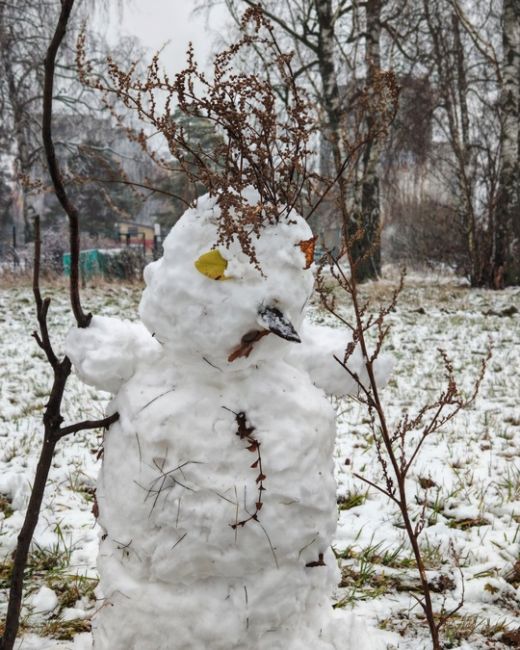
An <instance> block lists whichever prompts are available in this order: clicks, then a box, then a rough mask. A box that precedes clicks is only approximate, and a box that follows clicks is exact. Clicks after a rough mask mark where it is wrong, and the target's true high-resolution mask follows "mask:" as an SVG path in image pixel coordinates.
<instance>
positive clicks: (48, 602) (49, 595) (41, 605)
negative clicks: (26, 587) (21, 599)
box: [30, 587, 58, 614]
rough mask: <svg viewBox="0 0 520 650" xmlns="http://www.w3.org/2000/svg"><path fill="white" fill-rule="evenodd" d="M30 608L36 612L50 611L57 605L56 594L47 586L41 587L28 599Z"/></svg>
mask: <svg viewBox="0 0 520 650" xmlns="http://www.w3.org/2000/svg"><path fill="white" fill-rule="evenodd" d="M30 604H31V606H32V608H33V609H34V610H35V611H36V612H37V613H42V614H46V613H47V612H52V610H53V609H56V607H57V606H58V596H56V594H55V593H54V591H53V590H52V589H49V587H41V588H40V589H39V590H38V591H37V592H36V593H35V594H34V595H33V596H32V597H31V600H30Z"/></svg>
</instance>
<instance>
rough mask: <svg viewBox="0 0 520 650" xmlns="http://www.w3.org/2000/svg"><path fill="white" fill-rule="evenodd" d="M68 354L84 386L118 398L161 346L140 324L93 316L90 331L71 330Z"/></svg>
mask: <svg viewBox="0 0 520 650" xmlns="http://www.w3.org/2000/svg"><path fill="white" fill-rule="evenodd" d="M65 353H66V354H67V356H68V357H69V359H70V360H71V362H72V364H73V366H74V368H75V370H76V373H77V375H78V376H79V378H80V379H81V380H82V381H83V382H85V383H86V384H90V385H91V386H95V387H96V388H99V389H100V390H105V391H107V392H109V393H112V394H115V393H117V392H118V390H119V389H120V388H121V385H122V384H123V383H124V382H125V381H127V380H128V379H130V377H131V376H132V375H133V374H134V371H135V368H136V366H137V363H138V362H139V360H140V359H144V358H150V357H152V356H153V355H157V354H158V353H160V345H159V343H157V341H156V340H155V339H153V338H152V336H151V334H150V332H148V330H147V329H146V328H145V327H144V325H142V324H141V323H131V322H130V321H126V320H125V321H123V320H119V319H117V318H108V317H106V316H94V317H93V318H92V320H91V322H90V325H89V326H88V327H86V328H78V327H73V328H71V329H70V330H69V333H68V334H67V337H66V339H65Z"/></svg>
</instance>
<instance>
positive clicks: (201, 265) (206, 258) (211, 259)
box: [195, 250, 229, 280]
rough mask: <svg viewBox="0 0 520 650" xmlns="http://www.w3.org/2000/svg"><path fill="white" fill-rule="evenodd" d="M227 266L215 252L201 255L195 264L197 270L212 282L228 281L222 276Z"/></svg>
mask: <svg viewBox="0 0 520 650" xmlns="http://www.w3.org/2000/svg"><path fill="white" fill-rule="evenodd" d="M227 265H228V263H227V260H225V259H224V258H223V257H222V255H221V254H220V253H219V251H217V250H212V251H209V252H208V253H203V254H202V255H201V256H200V257H199V259H198V260H197V261H196V262H195V267H196V268H197V270H198V271H200V273H202V274H203V275H206V276H207V277H208V278H211V279H212V280H229V278H227V277H226V276H225V275H224V271H225V270H226V269H227Z"/></svg>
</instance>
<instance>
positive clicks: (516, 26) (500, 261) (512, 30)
mask: <svg viewBox="0 0 520 650" xmlns="http://www.w3.org/2000/svg"><path fill="white" fill-rule="evenodd" d="M500 72H501V78H500V82H501V83H500V100H499V109H500V176H499V186H498V194H497V201H496V213H495V228H494V237H493V251H492V261H491V280H492V283H493V286H494V287H495V288H496V289H501V288H502V287H504V286H505V285H508V284H520V260H519V255H520V160H519V158H520V4H519V3H518V1H517V0H503V9H502V61H501V70H500Z"/></svg>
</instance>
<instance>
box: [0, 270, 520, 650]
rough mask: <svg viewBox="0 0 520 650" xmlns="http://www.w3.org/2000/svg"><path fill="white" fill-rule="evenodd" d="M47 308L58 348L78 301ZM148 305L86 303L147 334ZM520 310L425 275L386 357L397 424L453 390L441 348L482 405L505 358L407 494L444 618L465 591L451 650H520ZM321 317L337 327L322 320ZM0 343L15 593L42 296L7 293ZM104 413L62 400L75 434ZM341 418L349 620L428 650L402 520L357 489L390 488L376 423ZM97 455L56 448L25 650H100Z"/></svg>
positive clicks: (34, 418) (70, 395)
mask: <svg viewBox="0 0 520 650" xmlns="http://www.w3.org/2000/svg"><path fill="white" fill-rule="evenodd" d="M391 288H392V283H391V282H390V281H382V282H379V283H375V284H372V285H370V286H368V287H367V288H365V292H367V293H369V294H370V295H371V297H372V298H373V300H374V306H376V305H377V304H378V303H379V301H381V300H383V299H384V298H385V297H388V296H389V294H390V290H391ZM49 294H50V295H51V296H52V299H53V300H52V304H51V310H50V319H51V323H52V331H53V335H54V337H55V340H56V344H57V347H58V348H61V344H62V342H63V339H64V335H65V332H66V330H67V328H68V326H69V325H70V324H71V318H70V313H69V309H68V305H67V293H66V290H65V289H64V288H60V287H55V288H52V289H51V290H50V291H49ZM140 294H141V289H140V288H139V287H124V286H115V285H102V286H98V287H89V288H88V289H87V290H86V291H84V293H83V299H84V303H85V305H86V306H87V307H88V309H91V310H92V311H93V312H94V313H96V314H103V315H107V316H119V317H126V318H131V319H134V318H136V313H137V303H138V301H139V298H140ZM515 306H518V307H520V291H519V290H518V289H515V290H508V291H504V292H500V293H493V292H489V291H484V290H469V289H467V288H466V287H464V286H462V285H461V284H459V283H456V282H454V281H453V280H451V279H449V278H444V277H435V278H429V279H426V278H425V277H420V276H414V277H411V278H409V279H408V281H407V286H406V288H405V290H404V292H403V295H402V296H401V299H400V301H399V303H398V306H397V309H396V310H395V311H394V312H392V313H391V314H390V317H389V319H390V321H391V322H392V324H393V328H392V331H391V334H390V337H389V341H388V346H387V349H388V350H389V351H391V352H393V354H394V355H395V357H396V359H397V363H396V367H395V371H394V376H393V379H392V380H391V381H390V384H389V386H388V387H387V388H386V389H385V391H384V401H385V404H386V406H387V411H388V415H389V418H390V420H396V419H397V418H398V417H399V415H400V414H401V413H402V412H403V410H407V411H409V412H410V413H413V412H414V411H415V410H417V408H418V407H419V406H420V405H422V404H423V403H424V402H425V400H428V399H431V398H432V397H433V396H434V395H435V394H436V393H438V392H439V391H440V390H441V388H442V380H443V368H442V363H441V362H440V359H439V356H438V354H437V348H438V347H442V348H444V349H445V350H446V351H447V352H448V354H449V355H450V356H451V357H452V358H453V360H454V362H455V368H456V370H457V373H458V376H459V377H460V385H461V387H465V388H467V389H468V390H469V387H470V386H471V383H472V380H473V379H474V377H475V375H476V374H477V373H478V368H479V364H480V362H481V360H482V358H483V356H484V354H485V351H486V348H487V345H488V341H489V340H491V341H492V343H493V357H492V360H491V362H490V363H489V368H488V373H487V375H486V378H485V381H484V383H483V385H482V388H481V392H480V395H479V397H478V399H477V401H476V402H475V404H474V405H473V407H472V408H471V409H469V410H467V411H465V412H463V413H461V414H459V416H458V417H457V418H456V419H455V420H453V421H452V422H450V423H449V424H448V425H446V427H445V428H444V429H443V430H442V431H441V432H440V433H438V434H436V435H435V436H432V437H431V438H430V439H429V440H427V442H426V444H425V446H424V448H423V450H422V452H421V454H420V457H419V459H418V461H417V464H416V466H415V468H414V470H413V472H412V476H411V481H410V485H409V489H410V496H411V499H410V500H411V502H412V503H414V504H415V506H414V507H415V508H416V511H417V512H416V514H417V516H419V514H420V512H421V510H422V508H423V506H422V505H421V504H423V503H424V501H425V500H426V503H427V505H426V520H427V525H426V528H425V530H424V532H423V533H422V536H421V543H422V548H423V553H424V557H425V559H426V564H427V567H428V570H429V571H430V572H431V579H432V582H433V583H434V585H435V589H436V592H437V594H436V607H437V608H438V609H440V608H441V606H444V607H445V608H446V609H450V608H452V607H455V606H456V605H457V604H458V602H459V600H460V597H461V593H462V590H463V592H464V605H463V607H462V609H460V610H459V611H458V612H457V615H456V616H454V617H453V618H452V619H451V621H450V622H449V623H448V625H447V627H446V628H445V632H444V641H445V644H446V647H449V648H458V647H461V648H466V649H468V648H474V649H478V648H497V649H499V648H506V647H518V645H517V644H518V641H516V643H515V641H514V639H513V637H509V638H506V639H504V640H505V641H507V643H502V638H503V635H504V632H505V631H507V630H510V631H511V630H512V631H514V630H516V629H517V628H518V623H517V622H516V621H517V620H518V615H519V614H520V592H519V584H520V569H519V570H517V571H516V572H515V571H513V570H512V567H513V565H514V564H515V562H517V561H519V560H520V378H519V373H518V368H519V367H520V314H519V313H518V311H515V309H512V308H514V307H515ZM345 310H347V311H348V310H349V306H348V305H345ZM313 318H314V319H315V320H317V321H325V322H327V323H332V321H331V318H330V317H329V316H328V315H326V314H325V313H324V312H322V311H321V310H320V309H319V308H318V307H317V306H315V308H314V310H313ZM0 328H1V330H0V331H1V332H2V334H1V337H0V358H1V359H2V372H1V393H0V588H2V590H3V589H4V588H5V587H6V585H7V579H8V575H9V571H10V562H11V560H10V553H11V551H12V549H13V547H14V544H15V540H16V535H17V532H18V530H19V527H20V525H21V522H22V515H23V511H24V507H25V505H26V503H27V498H28V495H29V491H30V484H31V480H32V477H33V475H34V468H35V464H36V460H37V456H38V452H39V445H40V441H41V422H40V420H41V413H42V409H43V405H44V403H45V398H46V395H47V391H48V386H49V372H48V369H47V366H46V365H45V363H44V361H43V358H42V355H41V353H40V350H39V349H38V347H37V345H36V343H35V342H34V340H33V339H32V338H31V332H32V331H33V330H34V328H35V318H34V307H33V303H32V295H31V292H30V289H28V288H6V289H0ZM106 398H108V395H106ZM105 403H106V399H102V397H100V394H99V393H96V391H94V389H89V388H88V387H85V386H83V385H81V384H80V383H79V382H78V381H76V379H75V378H72V380H71V381H70V383H69V387H68V391H67V395H66V401H65V413H66V414H67V415H68V416H69V417H70V419H71V420H76V419H78V418H85V417H101V415H102V413H103V407H104V404H105ZM337 407H338V424H339V435H338V442H337V448H336V460H337V479H338V503H339V506H338V507H339V527H338V532H337V537H336V541H335V551H336V554H337V556H338V558H339V561H340V563H341V566H342V570H343V580H342V586H341V587H340V588H339V589H338V591H337V594H336V599H337V601H338V606H341V607H344V608H346V609H350V608H353V609H354V611H355V613H356V614H357V615H359V616H360V617H362V618H364V619H365V621H366V623H367V624H368V626H369V627H377V628H379V630H386V631H388V640H389V644H391V645H389V647H394V648H400V649H409V650H412V649H414V650H415V649H420V648H429V647H431V644H430V643H429V642H428V637H427V632H426V625H425V621H424V619H423V617H422V615H421V611H420V607H419V606H418V605H417V603H416V600H415V596H418V595H419V591H418V579H417V575H416V572H415V570H414V562H413V560H412V555H411V552H410V549H409V546H408V544H407V542H406V539H405V535H404V531H403V529H402V527H401V523H400V519H399V515H398V513H397V511H396V509H395V507H394V506H393V505H392V504H391V503H389V502H388V500H386V499H385V497H384V496H383V495H381V494H380V493H378V492H377V491H376V490H374V489H373V488H367V486H366V484H364V483H363V482H361V481H360V480H359V479H356V478H355V477H354V475H353V474H354V473H359V474H362V475H364V476H366V477H367V478H368V479H370V480H371V481H377V480H378V479H379V478H380V472H379V468H378V463H377V456H376V453H375V444H374V440H373V437H372V434H371V432H370V430H369V425H368V419H367V414H366V412H365V409H364V407H363V406H362V405H361V404H359V403H358V402H357V401H355V400H354V399H349V400H343V401H341V402H339V403H338V404H337ZM100 442H101V439H100V433H99V432H98V433H80V434H77V435H76V437H75V438H74V439H72V438H70V439H68V440H64V441H63V442H62V444H61V445H60V446H59V450H58V453H57V455H56V458H55V462H54V465H53V468H52V472H51V477H50V482H49V486H48V490H47V495H46V499H45V505H44V510H43V513H42V517H41V521H40V525H39V527H38V530H37V534H36V537H35V545H34V548H33V552H32V554H31V558H30V563H29V566H28V571H27V597H26V599H25V607H24V612H23V618H22V627H23V630H24V631H25V632H26V635H25V637H24V638H23V639H22V641H21V643H20V645H19V647H20V648H24V649H26V650H32V649H36V648H38V650H46V649H47V648H48V649H49V650H50V649H52V650H58V648H60V649H63V650H65V649H70V648H72V647H75V648H78V649H79V648H81V647H82V646H83V647H88V636H89V635H88V634H87V632H88V629H89V617H90V616H91V614H92V613H93V612H94V611H95V609H96V606H97V605H98V606H100V603H99V602H98V603H96V592H95V587H96V572H95V557H96V550H97V534H98V533H97V530H96V526H95V522H94V517H93V515H92V513H91V510H92V505H93V492H94V486H95V477H96V472H97V469H98V467H99V461H98V460H97V454H98V450H99V448H100ZM4 605H5V591H2V595H1V596H0V606H1V607H3V606H4ZM74 637H76V643H75V644H73V641H72V638H74ZM60 639H61V640H60ZM150 650H152V649H150ZM309 650H311V649H309ZM346 650H347V649H346ZM348 650H355V648H354V647H352V648H348Z"/></svg>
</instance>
